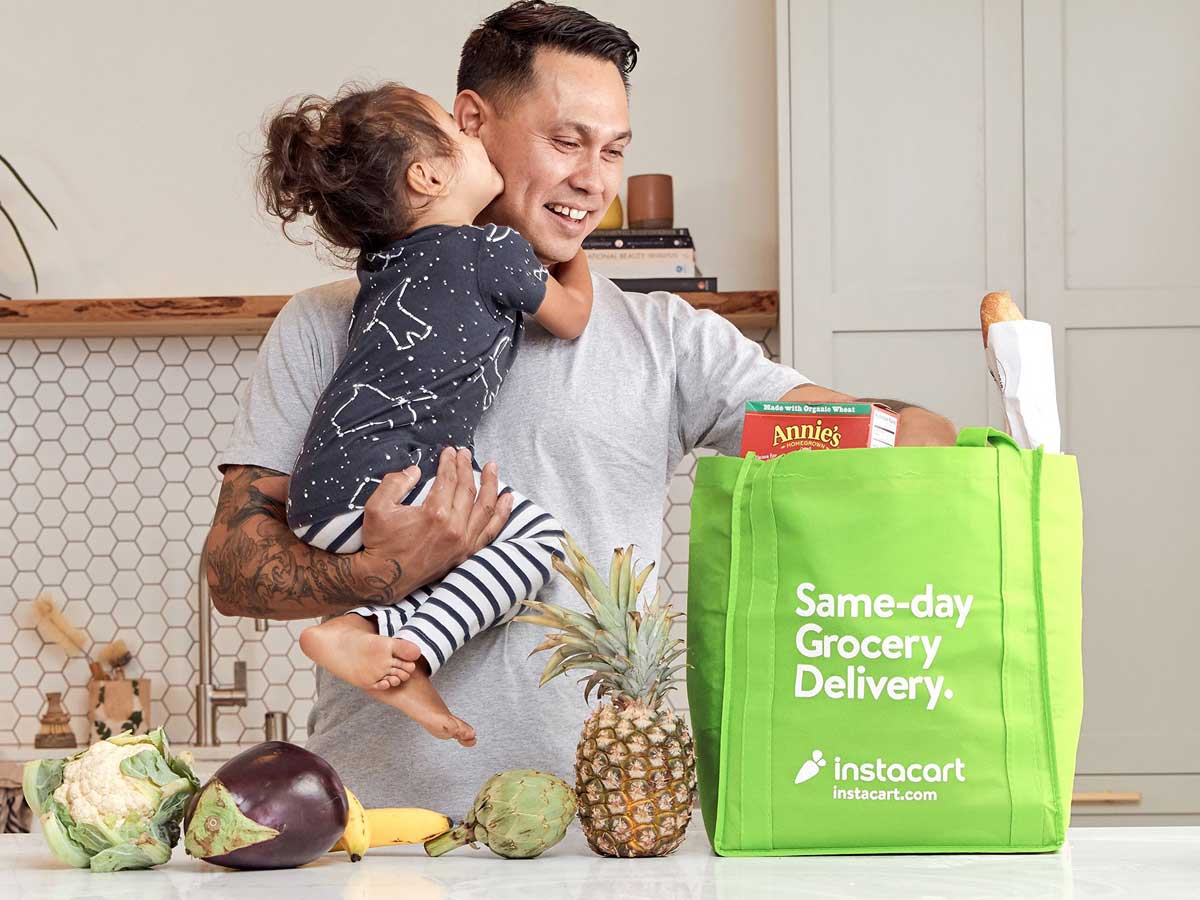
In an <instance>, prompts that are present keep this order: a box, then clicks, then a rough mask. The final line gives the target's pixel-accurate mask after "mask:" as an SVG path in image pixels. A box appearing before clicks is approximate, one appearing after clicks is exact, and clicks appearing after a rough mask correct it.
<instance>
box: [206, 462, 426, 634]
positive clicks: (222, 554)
mask: <svg viewBox="0 0 1200 900" xmlns="http://www.w3.org/2000/svg"><path fill="white" fill-rule="evenodd" d="M281 474H282V473H280V472H276V471H274V470H273V469H266V468H262V467H259V466H233V467H231V468H230V469H229V470H228V471H227V472H226V473H225V480H224V482H223V483H222V485H221V493H220V495H219V497H218V499H217V510H216V515H215V516H214V518H213V527H212V531H211V532H210V533H209V536H208V567H207V568H208V571H207V573H206V574H207V577H208V582H209V585H210V587H211V590H212V597H213V601H214V604H216V605H217V606H218V608H219V609H220V610H221V611H222V612H224V613H226V614H228V615H242V616H254V617H257V618H271V619H308V618H314V617H318V616H325V615H332V614H336V613H340V612H344V611H346V610H348V609H352V608H354V607H355V606H359V605H362V604H390V603H395V602H397V601H399V600H400V599H402V598H403V597H404V596H405V592H404V591H403V586H402V584H401V582H402V580H403V578H402V576H403V572H402V570H401V568H400V564H399V563H397V562H393V564H392V565H393V570H392V571H391V572H389V573H387V574H388V576H389V577H382V576H378V575H376V576H372V577H364V575H363V574H362V573H361V572H359V571H358V570H357V569H356V568H355V566H354V562H353V557H354V556H355V555H356V554H349V553H342V554H338V553H328V552H326V551H324V550H318V549H316V548H315V547H310V546H309V545H307V544H305V543H304V542H303V541H301V540H300V539H299V538H298V537H296V536H295V535H294V534H293V533H292V530H291V529H290V528H288V526H287V516H286V514H285V512H284V504H283V503H282V502H281V501H279V500H276V499H275V498H274V497H271V496H269V495H268V494H266V493H264V491H263V490H262V489H261V487H260V486H259V484H258V482H259V480H260V479H263V478H273V477H280V476H281Z"/></svg>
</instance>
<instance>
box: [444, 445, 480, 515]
mask: <svg viewBox="0 0 1200 900" xmlns="http://www.w3.org/2000/svg"><path fill="white" fill-rule="evenodd" d="M455 465H456V467H457V469H458V484H456V485H455V489H454V495H453V497H452V498H451V501H450V515H451V517H452V518H453V520H454V521H456V522H461V523H462V527H463V529H464V531H465V530H466V527H467V522H468V521H469V518H470V515H471V507H472V506H473V505H474V504H475V470H474V469H473V468H472V467H471V451H470V450H459V451H458V456H457V458H456V459H455Z"/></svg>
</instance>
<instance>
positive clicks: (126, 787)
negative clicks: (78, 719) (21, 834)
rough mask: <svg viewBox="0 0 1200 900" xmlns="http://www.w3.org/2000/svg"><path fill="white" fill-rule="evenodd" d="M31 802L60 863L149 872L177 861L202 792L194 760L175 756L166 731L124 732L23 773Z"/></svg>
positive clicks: (29, 765)
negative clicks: (188, 817)
mask: <svg viewBox="0 0 1200 900" xmlns="http://www.w3.org/2000/svg"><path fill="white" fill-rule="evenodd" d="M21 786H22V788H23V789H24V792H25V801H26V802H27V803H28V804H29V807H30V809H32V810H33V812H34V814H35V815H37V816H38V817H39V818H40V820H41V823H42V831H43V832H44V833H45V835H46V843H48V844H49V845H50V850H51V851H52V852H53V853H54V855H55V856H56V857H58V858H59V859H60V860H61V861H62V862H65V863H67V864H68V865H72V866H76V867H78V868H81V869H89V868H90V869H91V870H92V871H93V872H116V871H118V870H119V869H148V868H150V867H151V866H157V865H161V864H162V863H165V862H166V861H167V860H168V859H170V858H171V849H172V848H173V847H174V846H175V844H176V843H177V842H178V841H179V830H180V822H181V821H182V820H183V812H184V808H185V806H186V805H187V802H188V800H189V799H190V798H191V796H192V795H193V794H194V793H195V792H196V790H197V789H198V788H199V787H200V781H199V779H198V778H197V777H196V773H195V772H193V771H192V767H191V757H190V756H189V754H187V753H184V754H182V755H180V756H172V755H171V749H170V746H169V745H168V744H167V736H166V735H165V734H163V730H162V729H161V728H156V729H154V730H153V731H151V732H150V733H149V734H137V735H135V734H133V733H132V732H129V731H123V732H121V733H120V734H118V735H114V736H113V737H110V738H108V739H107V740H104V741H99V742H97V743H95V744H92V745H91V746H90V747H88V748H87V749H86V750H82V751H80V752H79V753H76V754H75V755H74V756H70V757H68V758H66V759H36V760H33V761H32V762H28V763H26V764H25V769H24V772H23V773H22V783H21Z"/></svg>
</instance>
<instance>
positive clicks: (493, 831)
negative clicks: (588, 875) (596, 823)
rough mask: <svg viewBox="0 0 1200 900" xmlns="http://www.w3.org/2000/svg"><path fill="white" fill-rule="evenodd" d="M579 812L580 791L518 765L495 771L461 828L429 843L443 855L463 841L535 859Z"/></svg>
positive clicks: (429, 847) (435, 852)
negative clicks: (506, 770) (577, 807)
mask: <svg viewBox="0 0 1200 900" xmlns="http://www.w3.org/2000/svg"><path fill="white" fill-rule="evenodd" d="M574 816H575V792H574V791H573V790H572V789H571V787H570V785H568V784H567V783H566V782H565V781H563V780H562V779H561V778H559V777H557V776H555V775H548V774H546V773H545V772H537V771H534V770H533V769H513V770H511V771H508V772H501V773H500V774H499V775H493V776H492V777H491V778H489V779H488V780H487V781H486V782H485V783H484V785H483V787H482V788H481V789H480V791H479V794H478V795H477V796H476V797H475V803H474V804H473V806H472V807H471V811H470V812H469V813H467V817H466V819H464V820H463V823H462V824H461V825H459V826H458V827H456V828H454V829H452V830H450V831H447V832H446V833H445V834H442V835H438V836H437V837H435V838H432V839H430V840H428V841H426V842H425V852H426V853H428V854H429V855H430V856H441V855H442V854H443V853H447V852H449V851H450V850H453V849H455V848H456V847H461V846H462V845H463V844H470V845H471V846H472V847H474V846H476V842H479V843H482V844H486V845H487V846H488V847H489V848H491V850H492V852H493V853H496V854H498V855H500V856H503V857H505V858H507V859H532V858H533V857H535V856H539V855H541V854H542V853H544V852H546V851H547V850H549V849H550V848H551V847H553V846H554V845H555V844H557V843H558V842H559V841H561V840H562V839H563V835H565V834H566V833H567V827H568V826H569V825H570V824H571V819H572V818H574Z"/></svg>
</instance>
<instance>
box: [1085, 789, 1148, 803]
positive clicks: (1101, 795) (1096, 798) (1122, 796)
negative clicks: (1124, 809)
mask: <svg viewBox="0 0 1200 900" xmlns="http://www.w3.org/2000/svg"><path fill="white" fill-rule="evenodd" d="M1141 802H1142V792H1141V791H1076V792H1075V793H1073V794H1072V795H1071V803H1073V804H1074V803H1094V804H1104V803H1114V804H1115V803H1141Z"/></svg>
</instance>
